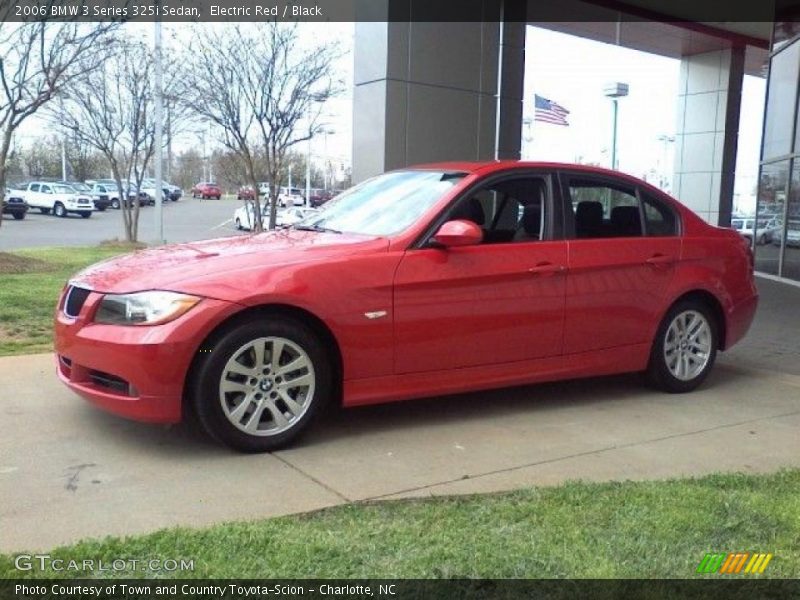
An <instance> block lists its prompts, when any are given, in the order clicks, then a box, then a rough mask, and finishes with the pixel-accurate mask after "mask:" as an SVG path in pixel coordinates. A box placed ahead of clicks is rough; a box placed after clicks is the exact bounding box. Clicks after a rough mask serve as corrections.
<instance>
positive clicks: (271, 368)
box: [55, 162, 757, 451]
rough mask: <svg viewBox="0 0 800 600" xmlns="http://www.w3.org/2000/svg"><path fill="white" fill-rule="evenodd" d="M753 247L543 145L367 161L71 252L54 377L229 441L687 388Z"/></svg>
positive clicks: (255, 445)
mask: <svg viewBox="0 0 800 600" xmlns="http://www.w3.org/2000/svg"><path fill="white" fill-rule="evenodd" d="M756 304H757V294H756V290H755V286H754V283H753V261H752V255H751V253H750V250H749V248H748V246H747V243H746V241H745V240H743V238H742V237H741V236H739V235H738V234H737V233H736V232H735V231H732V230H728V229H720V228H717V227H712V226H710V225H708V224H706V223H705V222H703V221H702V220H701V219H700V218H698V217H697V216H696V215H695V214H693V213H692V212H691V211H689V210H688V209H687V208H686V207H684V206H682V205H681V204H680V203H679V202H677V201H676V200H674V199H673V198H671V197H669V196H667V195H665V194H664V193H663V192H661V191H659V190H657V189H655V188H653V187H652V186H650V185H648V184H647V183H644V182H642V181H639V180H638V179H635V178H632V177H629V176H627V175H623V174H620V173H617V172H612V171H607V170H603V169H598V168H589V167H581V166H575V165H565V164H555V163H523V162H491V163H447V164H435V165H425V166H420V167H415V168H408V169H404V170H400V171H394V172H390V173H386V174H384V175H380V176H378V177H375V178H373V179H370V180H368V181H365V182H364V183H362V184H360V185H358V186H356V187H354V188H352V189H351V190H349V191H348V192H345V193H343V194H341V195H340V196H339V197H337V198H336V199H335V200H333V201H331V202H330V203H328V204H326V205H325V206H324V207H323V209H322V210H321V211H320V212H318V213H316V214H314V215H313V216H311V217H309V218H308V219H306V220H305V221H303V222H301V223H299V224H297V225H295V226H293V227H292V228H290V229H284V230H281V231H274V232H269V233H262V234H255V235H249V236H244V237H231V238H224V239H217V240H209V241H205V242H196V243H189V244H178V245H172V246H166V247H159V248H153V249H149V250H143V251H140V252H135V253H133V254H129V255H126V256H122V257H120V258H115V259H112V260H108V261H105V262H102V263H99V264H96V265H94V266H91V267H89V268H88V269H86V270H84V271H82V272H81V273H78V274H77V275H75V276H74V278H73V279H72V280H71V281H70V282H69V283H68V285H67V286H66V287H65V289H64V292H63V294H62V297H61V299H60V300H59V304H58V310H57V316H56V323H55V346H56V351H57V369H58V375H59V377H60V378H61V380H62V381H63V382H64V383H65V384H66V385H68V386H69V387H70V388H71V389H72V390H74V391H75V392H77V393H78V394H80V395H81V396H83V397H84V398H86V399H88V400H89V401H90V402H92V403H94V404H96V405H97V406H99V407H101V408H104V409H106V410H108V411H111V412H113V413H116V414H119V415H122V416H125V417H130V418H133V419H138V420H142V421H151V422H161V423H172V422H176V421H179V420H180V419H181V418H182V417H183V416H184V415H185V414H187V412H189V411H192V412H193V413H195V415H196V416H197V418H198V419H199V421H200V422H201V423H202V424H203V426H204V427H205V428H206V429H207V430H208V432H209V433H210V434H211V435H212V436H214V437H215V438H217V439H218V440H220V441H222V442H224V443H226V444H228V445H230V446H232V447H234V448H237V449H240V450H245V451H264V450H271V449H274V448H277V447H279V446H283V445H286V444H287V443H289V442H290V441H291V440H293V439H295V438H296V437H297V436H298V434H300V433H301V432H303V431H304V430H306V429H307V427H308V426H309V424H310V423H311V422H312V421H313V420H314V417H315V416H316V415H317V414H319V412H320V409H321V408H322V407H323V406H324V405H325V404H326V403H328V402H341V403H342V404H343V405H344V406H356V405H363V404H371V403H377V402H389V401H394V400H404V399H409V398H417V397H423V396H431V395H438V394H446V393H454V392H464V391H468V390H480V389H488V388H497V387H503V386H510V385H519V384H526V383H535V382H540V381H549V380H555V379H564V378H573V377H587V376H595V375H604V374H611V373H623V372H636V371H645V372H646V373H647V375H648V377H649V379H650V381H651V382H652V383H653V384H654V385H655V386H656V387H657V388H660V389H662V390H666V391H668V392H688V391H691V390H693V389H694V388H696V387H697V386H698V385H700V384H701V383H702V382H703V380H704V379H705V377H706V376H707V375H708V373H709V371H710V370H711V368H712V366H713V364H714V359H715V356H716V353H717V352H718V351H722V350H725V349H727V348H729V347H730V346H732V345H733V344H735V343H736V342H737V341H738V340H740V339H741V338H742V336H744V335H745V333H746V332H747V329H748V327H749V326H750V323H751V321H752V318H753V315H754V312H755V309H756Z"/></svg>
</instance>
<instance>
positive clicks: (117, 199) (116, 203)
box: [111, 198, 122, 210]
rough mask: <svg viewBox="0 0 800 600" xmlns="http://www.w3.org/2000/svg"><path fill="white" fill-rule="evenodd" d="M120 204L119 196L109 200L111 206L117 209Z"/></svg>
mask: <svg viewBox="0 0 800 600" xmlns="http://www.w3.org/2000/svg"><path fill="white" fill-rule="evenodd" d="M120 206H122V205H121V204H120V203H119V198H114V199H113V200H112V201H111V208H116V209H117V210H119V208H120Z"/></svg>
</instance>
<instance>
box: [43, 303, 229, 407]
mask: <svg viewBox="0 0 800 600" xmlns="http://www.w3.org/2000/svg"><path fill="white" fill-rule="evenodd" d="M101 299H102V294H98V293H94V292H92V293H90V294H89V296H88V298H87V299H86V301H85V303H84V305H83V307H82V308H81V310H80V313H79V314H78V316H77V318H71V317H68V316H66V315H65V314H64V313H63V311H62V304H63V297H62V299H61V300H60V301H59V307H58V309H57V311H56V319H55V335H54V339H55V350H56V372H57V374H58V377H59V379H61V381H62V382H64V384H65V385H67V387H69V388H70V389H71V390H72V391H74V392H75V393H77V394H78V395H80V396H82V397H83V398H85V399H86V400H88V401H89V402H91V403H92V404H94V405H95V406H98V407H100V408H102V409H104V410H106V411H108V412H111V413H114V414H117V415H120V416H123V417H127V418H130V419H135V420H137V421H147V422H151V423H176V422H178V421H180V420H181V415H182V398H183V391H184V382H185V379H186V373H187V371H188V369H189V367H190V365H191V363H192V360H193V359H194V357H195V356H196V355H197V353H198V352H201V351H204V350H206V351H207V349H204V348H200V347H199V346H200V344H201V343H202V341H203V340H204V339H205V338H206V336H207V335H208V333H209V332H210V331H211V330H212V329H213V328H214V327H216V325H218V324H219V323H220V322H222V321H223V320H224V319H225V318H226V317H227V316H228V315H230V314H233V313H234V312H236V311H237V309H238V308H239V307H238V305H236V304H233V303H230V302H224V301H221V300H212V299H207V298H206V299H204V300H202V301H201V302H200V303H199V304H198V305H197V306H196V307H194V308H193V309H192V310H190V311H189V312H188V313H186V314H185V315H183V316H181V317H180V318H178V319H176V320H175V321H172V322H170V323H165V324H164V325H156V326H152V327H133V326H131V327H126V326H118V325H105V324H100V323H93V322H92V319H93V317H94V313H95V311H96V310H97V308H98V306H99V302H100V300H101Z"/></svg>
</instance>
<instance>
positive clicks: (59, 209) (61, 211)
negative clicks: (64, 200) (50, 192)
mask: <svg viewBox="0 0 800 600" xmlns="http://www.w3.org/2000/svg"><path fill="white" fill-rule="evenodd" d="M53 214H54V215H55V216H57V217H66V216H67V209H66V208H64V205H63V204H61V202H56V204H55V206H54V207H53Z"/></svg>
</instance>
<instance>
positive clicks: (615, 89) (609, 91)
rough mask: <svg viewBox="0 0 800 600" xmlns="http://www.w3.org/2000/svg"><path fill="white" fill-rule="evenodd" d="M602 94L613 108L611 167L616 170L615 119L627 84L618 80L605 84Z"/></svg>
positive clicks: (625, 92)
mask: <svg viewBox="0 0 800 600" xmlns="http://www.w3.org/2000/svg"><path fill="white" fill-rule="evenodd" d="M603 94H605V96H606V97H608V98H611V104H612V110H613V119H612V121H613V123H612V130H611V168H612V169H615V170H616V169H617V168H619V164H618V161H617V120H618V113H619V105H618V100H619V99H620V98H624V97H625V96H627V95H628V84H627V83H619V82H615V83H609V84H606V86H605V87H604V88H603Z"/></svg>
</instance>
